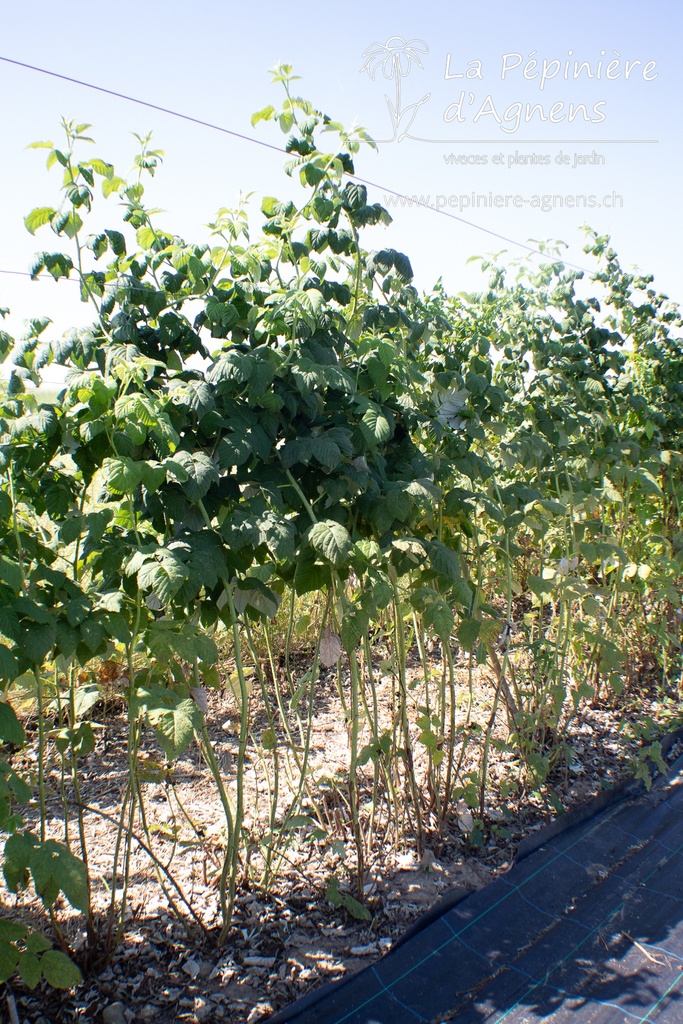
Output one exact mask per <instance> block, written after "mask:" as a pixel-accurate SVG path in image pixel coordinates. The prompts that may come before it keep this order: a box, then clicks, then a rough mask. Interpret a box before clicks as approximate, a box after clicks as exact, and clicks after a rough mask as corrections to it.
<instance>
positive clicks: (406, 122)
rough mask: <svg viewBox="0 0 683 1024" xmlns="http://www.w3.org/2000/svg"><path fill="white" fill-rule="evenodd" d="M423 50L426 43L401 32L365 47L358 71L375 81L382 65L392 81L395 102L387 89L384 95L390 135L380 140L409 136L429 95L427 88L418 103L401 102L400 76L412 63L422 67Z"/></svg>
mask: <svg viewBox="0 0 683 1024" xmlns="http://www.w3.org/2000/svg"><path fill="white" fill-rule="evenodd" d="M426 53H429V47H428V46H427V44H426V43H425V42H424V40H422V39H409V40H408V41H406V40H405V39H404V38H403V36H390V38H389V39H387V41H386V43H371V44H370V46H368V47H367V49H366V50H364V52H363V57H364V58H365V63H364V64H363V67H362V68H361V69H360V74H362V73H363V72H364V71H367V73H368V75H369V76H370V78H371V79H372V81H373V82H374V81H375V75H376V74H377V72H378V71H379V69H380V68H381V70H382V75H383V77H384V78H386V79H387V80H388V81H391V80H392V79H393V81H394V83H395V99H394V102H393V103H392V101H391V99H390V98H389V96H387V95H386V93H385V95H384V98H385V100H386V101H387V107H388V108H389V116H390V118H391V124H392V128H393V132H394V134H393V135H392V137H391V138H390V139H381V140H380V141H381V142H393V141H394V140H397V141H398V142H402V141H403V139H405V138H406V137H407V136H408V132H409V131H410V128H411V125H412V123H413V121H414V120H415V117H416V115H417V112H418V110H419V109H420V107H421V106H422V104H423V103H426V102H427V100H428V99H429V97H430V96H431V95H432V94H431V93H430V92H428V93H426V95H424V96H423V97H422V99H421V100H418V102H417V103H410V104H409V105H408V106H407V107H402V106H401V79H403V78H406V77H407V75H409V74H410V70H411V68H412V66H413V64H417V66H418V67H419V68H421V69H422V70H424V65H423V63H422V61H421V59H420V55H421V54H426Z"/></svg>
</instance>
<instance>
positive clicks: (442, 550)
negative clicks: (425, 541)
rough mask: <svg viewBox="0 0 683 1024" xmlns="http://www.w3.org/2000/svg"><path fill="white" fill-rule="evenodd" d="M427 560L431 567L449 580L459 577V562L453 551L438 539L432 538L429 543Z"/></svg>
mask: <svg viewBox="0 0 683 1024" xmlns="http://www.w3.org/2000/svg"><path fill="white" fill-rule="evenodd" d="M429 561H430V562H431V564H432V568H433V569H434V571H435V572H437V573H439V575H440V576H446V577H447V578H448V579H450V580H457V579H460V562H459V560H458V556H457V555H456V553H455V551H453V550H452V549H451V548H448V547H446V545H445V544H442V543H441V542H440V541H437V540H434V541H432V542H431V543H430V545H429Z"/></svg>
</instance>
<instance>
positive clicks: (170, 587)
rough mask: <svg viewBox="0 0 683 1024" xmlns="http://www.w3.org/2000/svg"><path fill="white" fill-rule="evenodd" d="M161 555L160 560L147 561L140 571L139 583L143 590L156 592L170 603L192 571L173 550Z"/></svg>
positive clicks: (163, 600)
mask: <svg viewBox="0 0 683 1024" xmlns="http://www.w3.org/2000/svg"><path fill="white" fill-rule="evenodd" d="M160 557H161V561H160V562H157V561H156V560H153V561H149V562H145V564H144V565H143V566H142V568H141V569H140V571H139V572H138V576H137V579H138V585H139V586H140V588H141V589H142V590H151V591H152V592H153V593H155V594H156V595H157V597H158V598H159V600H160V601H161V602H162V604H169V603H170V602H171V601H172V600H173V598H174V597H175V595H176V594H177V593H178V591H179V590H180V588H181V587H182V585H183V583H184V582H185V580H187V579H189V577H190V573H189V571H188V569H187V567H186V566H185V565H183V563H182V562H181V561H180V559H179V558H176V556H175V555H174V554H172V552H170V551H164V552H163V554H162V555H161V556H160Z"/></svg>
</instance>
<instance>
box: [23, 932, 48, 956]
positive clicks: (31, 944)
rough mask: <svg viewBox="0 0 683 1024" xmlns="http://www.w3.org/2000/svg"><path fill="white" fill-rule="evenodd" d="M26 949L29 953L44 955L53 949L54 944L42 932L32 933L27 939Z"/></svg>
mask: <svg viewBox="0 0 683 1024" xmlns="http://www.w3.org/2000/svg"><path fill="white" fill-rule="evenodd" d="M26 948H27V950H28V951H29V953H44V952H45V951H46V950H47V949H52V943H51V942H50V940H49V939H48V938H46V936H45V935H43V934H42V932H31V934H30V935H28V936H27V938H26Z"/></svg>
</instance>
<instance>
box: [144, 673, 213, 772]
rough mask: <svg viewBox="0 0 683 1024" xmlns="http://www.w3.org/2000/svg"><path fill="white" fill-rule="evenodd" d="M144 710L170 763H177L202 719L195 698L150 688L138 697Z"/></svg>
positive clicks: (173, 691)
mask: <svg viewBox="0 0 683 1024" xmlns="http://www.w3.org/2000/svg"><path fill="white" fill-rule="evenodd" d="M138 702H139V706H140V708H141V709H142V710H143V711H144V713H145V717H146V719H147V721H148V722H149V724H150V725H151V726H152V728H153V729H154V730H155V732H156V735H157V738H158V740H159V742H160V743H161V745H162V747H163V748H164V751H165V753H166V756H167V757H168V758H169V760H175V759H176V758H177V757H179V756H180V754H182V752H183V751H184V750H185V749H186V748H187V747H188V746H189V745H190V743H191V742H192V740H193V738H194V734H195V730H196V729H201V726H202V717H201V712H200V711H199V708H198V707H197V705H196V704H195V702H194V701H193V700H192V698H191V697H182V696H181V695H180V694H179V693H178V692H177V691H175V690H170V689H166V687H163V686H150V687H149V688H148V689H145V690H141V691H140V692H139V695H138Z"/></svg>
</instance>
